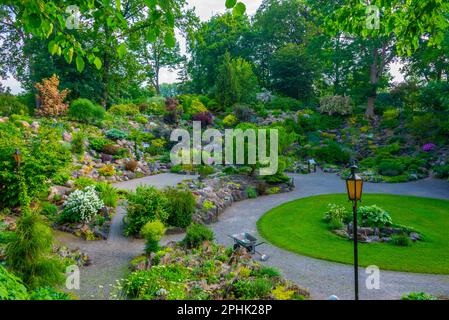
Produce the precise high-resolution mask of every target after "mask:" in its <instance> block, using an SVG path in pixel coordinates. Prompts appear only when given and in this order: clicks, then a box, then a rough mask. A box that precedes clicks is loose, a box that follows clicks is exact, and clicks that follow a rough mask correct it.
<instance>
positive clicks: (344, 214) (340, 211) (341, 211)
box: [324, 203, 351, 223]
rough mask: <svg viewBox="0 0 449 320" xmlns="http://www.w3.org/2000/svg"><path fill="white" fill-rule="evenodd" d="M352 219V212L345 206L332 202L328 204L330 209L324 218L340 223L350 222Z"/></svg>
mask: <svg viewBox="0 0 449 320" xmlns="http://www.w3.org/2000/svg"><path fill="white" fill-rule="evenodd" d="M350 219H351V213H350V212H349V211H348V210H346V208H345V207H344V206H341V205H338V204H335V203H330V204H328V211H327V212H326V214H325V216H324V220H325V221H327V222H331V221H334V222H335V221H337V222H340V223H343V222H348V221H349V220H350Z"/></svg>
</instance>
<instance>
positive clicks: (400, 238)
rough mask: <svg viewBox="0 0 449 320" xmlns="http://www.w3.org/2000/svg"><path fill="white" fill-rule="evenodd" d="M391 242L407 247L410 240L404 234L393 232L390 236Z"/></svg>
mask: <svg viewBox="0 0 449 320" xmlns="http://www.w3.org/2000/svg"><path fill="white" fill-rule="evenodd" d="M391 243H392V244H394V245H395V246H399V247H409V246H411V245H412V240H410V238H409V237H408V236H407V235H406V234H395V235H393V236H392V237H391Z"/></svg>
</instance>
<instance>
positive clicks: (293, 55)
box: [269, 43, 316, 100]
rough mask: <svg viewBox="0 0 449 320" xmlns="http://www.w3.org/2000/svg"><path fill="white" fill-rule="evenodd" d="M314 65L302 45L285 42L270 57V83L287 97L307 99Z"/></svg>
mask: <svg viewBox="0 0 449 320" xmlns="http://www.w3.org/2000/svg"><path fill="white" fill-rule="evenodd" d="M315 65H316V64H315V63H314V62H313V61H312V56H310V55H308V54H307V52H306V49H305V48H304V46H302V45H297V44H293V43H290V44H287V45H285V46H284V47H282V48H279V49H278V50H277V51H276V52H275V53H274V55H273V56H272V58H271V59H270V67H269V68H270V73H271V77H272V85H273V87H274V88H275V89H276V90H277V91H278V92H280V93H282V94H283V95H285V96H287V97H291V98H295V99H299V100H307V99H309V98H310V97H311V96H312V95H313V80H314V77H315V75H314V74H315Z"/></svg>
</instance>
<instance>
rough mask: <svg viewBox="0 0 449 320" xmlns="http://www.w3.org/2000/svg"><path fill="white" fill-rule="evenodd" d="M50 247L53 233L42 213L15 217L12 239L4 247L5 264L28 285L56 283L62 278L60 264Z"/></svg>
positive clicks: (30, 213)
mask: <svg viewBox="0 0 449 320" xmlns="http://www.w3.org/2000/svg"><path fill="white" fill-rule="evenodd" d="M52 246H53V233H52V230H51V229H50V227H49V226H48V225H47V224H46V223H45V222H44V220H43V218H42V216H41V215H39V214H37V213H35V212H27V213H25V214H24V215H23V216H22V217H20V218H19V219H18V221H17V229H16V238H15V240H14V241H13V242H11V243H9V244H8V246H7V247H6V256H7V264H8V266H9V267H10V269H11V270H12V271H13V272H14V273H15V274H16V275H17V276H19V277H20V278H22V280H23V282H24V283H25V285H26V286H27V287H28V288H38V287H42V286H49V285H50V286H52V285H56V284H59V283H61V281H62V280H63V279H64V277H63V273H62V265H61V264H60V262H59V260H57V259H56V258H54V257H53V256H52V253H51V251H52ZM0 291H1V290H0Z"/></svg>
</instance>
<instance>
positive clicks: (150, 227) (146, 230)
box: [140, 220, 165, 254]
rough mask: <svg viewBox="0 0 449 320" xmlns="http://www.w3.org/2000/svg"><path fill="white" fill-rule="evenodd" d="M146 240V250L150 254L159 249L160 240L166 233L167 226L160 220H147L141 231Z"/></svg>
mask: <svg viewBox="0 0 449 320" xmlns="http://www.w3.org/2000/svg"><path fill="white" fill-rule="evenodd" d="M140 233H141V235H142V236H143V237H144V239H145V240H146V244H145V252H146V253H147V254H150V253H152V252H157V251H158V250H159V241H160V240H161V239H162V237H163V236H164V234H165V226H164V224H163V223H162V222H160V221H159V220H155V221H149V222H147V223H146V224H145V225H144V226H143V227H142V230H141V231H140Z"/></svg>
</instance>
